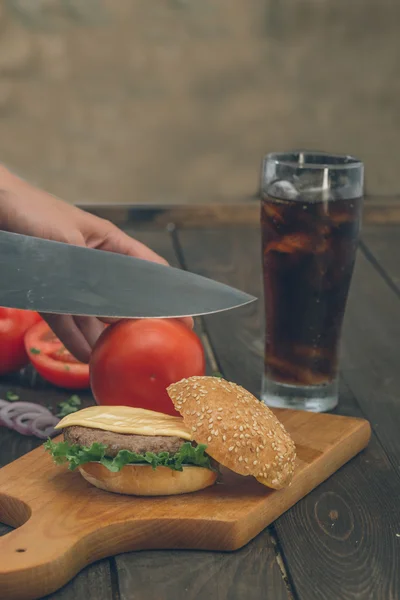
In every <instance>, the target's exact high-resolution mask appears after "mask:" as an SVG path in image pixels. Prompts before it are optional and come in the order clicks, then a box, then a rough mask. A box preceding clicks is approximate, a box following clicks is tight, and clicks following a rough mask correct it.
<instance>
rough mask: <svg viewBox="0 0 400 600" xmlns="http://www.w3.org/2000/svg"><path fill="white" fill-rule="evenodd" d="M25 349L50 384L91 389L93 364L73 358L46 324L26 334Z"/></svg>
mask: <svg viewBox="0 0 400 600" xmlns="http://www.w3.org/2000/svg"><path fill="white" fill-rule="evenodd" d="M25 348H26V351H27V352H28V354H29V358H30V360H31V363H32V364H33V366H34V367H35V369H36V371H37V372H38V373H39V374H40V375H41V376H42V377H43V378H44V379H46V380H47V381H50V383H53V384H54V385H57V386H58V387H63V388H68V389H70V390H80V389H84V388H88V387H89V365H86V364H84V363H82V362H80V361H79V360H77V359H76V358H75V357H74V356H72V354H71V353H70V352H68V350H67V349H66V348H65V346H63V344H62V343H61V342H60V340H59V339H58V337H56V336H55V335H54V333H53V332H52V330H51V329H50V327H49V326H48V325H47V323H46V322H45V321H42V322H41V323H37V325H34V326H33V327H31V328H30V329H29V330H28V331H27V332H26V335H25Z"/></svg>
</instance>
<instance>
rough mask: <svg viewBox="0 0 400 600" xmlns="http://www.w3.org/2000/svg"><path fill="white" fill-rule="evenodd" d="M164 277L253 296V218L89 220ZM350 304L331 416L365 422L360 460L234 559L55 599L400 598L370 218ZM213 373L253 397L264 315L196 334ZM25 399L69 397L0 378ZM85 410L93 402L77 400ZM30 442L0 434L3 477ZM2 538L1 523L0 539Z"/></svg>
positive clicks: (131, 569)
mask: <svg viewBox="0 0 400 600" xmlns="http://www.w3.org/2000/svg"><path fill="white" fill-rule="evenodd" d="M91 210H92V211H93V212H95V213H97V214H102V215H103V216H105V217H107V218H111V219H112V220H114V221H115V222H116V223H118V224H119V225H120V226H121V227H123V228H124V229H125V230H126V231H127V232H128V233H129V234H131V235H134V236H135V237H137V238H138V239H139V240H141V241H142V242H144V243H146V244H148V245H149V246H151V247H152V248H153V249H154V250H156V251H157V252H158V253H160V254H162V255H163V256H165V257H166V258H167V259H168V260H169V261H170V263H171V264H172V265H175V266H181V267H182V268H186V269H189V270H191V271H194V272H197V273H200V274H202V275H206V276H209V277H212V278H215V279H217V280H220V281H223V282H225V283H228V284H231V285H233V286H236V287H238V288H241V289H243V290H245V291H247V292H250V293H251V294H254V295H256V296H260V295H261V275H260V240H259V230H258V216H257V215H258V207H257V205H256V203H254V202H249V203H248V204H241V205H237V206H222V207H215V208H213V207H206V208H204V207H203V208H196V207H194V208H185V207H176V208H170V209H167V208H165V207H162V208H159V209H156V208H137V209H127V208H126V207H121V208H118V207H114V208H92V209H91ZM366 216H367V218H366V225H365V226H364V230H363V237H362V241H361V244H360V250H359V253H358V260H357V267H356V271H355V274H354V278H353V283H352V289H351V294H350V299H349V303H348V308H347V313H346V320H345V327H344V336H343V352H342V372H341V398H340V406H339V409H338V412H340V413H341V414H345V415H355V416H364V417H366V418H367V419H369V420H370V421H371V423H372V426H373V430H374V435H373V437H372V441H371V443H370V446H369V448H368V449H367V450H366V451H365V452H363V453H362V454H361V455H360V456H358V457H357V458H355V459H354V460H352V461H351V462H350V463H349V464H347V465H346V466H345V467H343V468H342V469H341V470H340V471H339V472H338V473H336V474H335V475H334V476H333V477H331V478H330V479H329V480H328V481H326V482H325V483H324V484H323V485H321V486H320V487H319V488H317V489H316V490H314V491H313V492H312V493H311V494H309V496H307V497H306V498H305V499H304V500H302V501H301V502H299V503H298V504H297V505H296V506H295V507H293V508H292V509H291V510H290V511H288V512H287V513H286V514H284V515H283V516H282V517H281V518H280V519H278V520H277V521H276V522H275V523H274V524H273V525H272V526H271V527H269V528H268V529H266V530H265V531H264V532H263V533H261V534H260V535H259V536H258V537H257V538H256V539H255V540H254V541H253V542H251V543H250V544H249V545H248V546H246V547H245V548H243V549H242V550H240V551H238V552H235V553H232V554H228V553H211V552H198V551H193V552H180V551H173V552H171V551H162V552H161V551H156V552H149V551H146V552H138V553H131V554H125V555H122V556H116V557H114V558H110V559H107V560H102V561H101V562H99V563H97V564H94V565H92V566H90V567H88V568H87V569H85V570H84V571H83V572H81V573H80V574H79V575H78V576H77V577H76V578H75V579H74V580H73V581H71V582H70V583H69V584H68V585H67V586H66V587H65V588H63V589H62V590H60V591H58V592H57V593H55V594H53V595H52V596H51V598H52V599H54V600H56V599H57V600H69V599H71V600H72V599H73V600H87V599H90V600H92V599H93V600H111V599H114V600H117V599H118V600H153V599H154V600H180V599H181V598H185V599H187V600H190V599H193V600H194V599H196V600H214V599H216V600H242V599H245V600H267V599H269V600H293V599H298V600H321V599H324V600H329V599H332V600H338V599H342V598H343V599H346V600H347V599H365V600H372V599H373V600H379V599H384V600H390V599H392V600H396V599H398V598H400V435H399V432H400V367H399V364H400V300H399V296H400V258H399V257H400V226H399V225H393V226H390V225H382V224H380V225H376V224H374V223H373V221H374V219H373V218H372V217H371V218H369V216H370V213H368V211H366ZM197 326H198V331H199V332H200V335H201V336H202V339H203V341H204V344H205V347H206V350H207V355H208V363H209V369H210V370H219V371H221V372H222V373H223V374H224V375H225V377H226V378H228V379H231V380H234V381H236V382H238V383H240V384H242V385H243V386H245V387H246V388H248V389H249V390H251V391H252V392H254V393H255V394H257V393H258V392H259V389H260V377H261V371H262V355H263V344H262V330H263V327H262V306H261V303H257V304H252V305H249V306H247V307H244V308H241V309H238V310H235V311H232V312H226V313H223V314H218V315H214V316H210V317H206V318H204V319H202V320H200V321H199V322H198V325H197ZM8 389H12V390H14V391H16V392H18V393H20V397H21V399H26V400H32V399H35V400H36V401H38V402H41V403H43V404H45V405H51V406H53V407H54V406H55V405H56V404H57V403H58V402H60V400H62V399H65V397H67V396H68V395H69V394H68V393H67V392H63V391H60V390H56V389H55V388H52V387H50V386H47V385H46V384H44V383H43V382H42V381H40V380H39V379H38V378H37V377H36V376H35V375H34V374H33V373H32V372H31V371H30V370H29V369H28V370H27V371H26V372H25V373H24V374H23V375H22V376H21V377H19V378H18V379H15V378H10V379H8V380H4V379H3V380H2V382H1V389H0V396H3V397H4V393H5V391H6V390H8ZM81 397H82V398H83V400H84V403H85V404H89V403H90V402H91V401H92V400H91V397H90V395H89V394H82V395H81ZM39 443H40V442H39V441H38V440H36V439H33V438H25V437H23V436H20V435H18V434H16V433H14V432H11V431H8V430H5V429H1V431H0V466H2V465H5V464H6V463H8V462H9V461H12V460H14V459H16V458H17V457H19V456H21V455H22V454H24V453H26V452H28V451H29V450H31V449H32V448H34V447H35V446H37V445H38V444H39ZM7 531H8V528H6V527H5V526H1V525H0V532H1V533H3V534H4V533H7Z"/></svg>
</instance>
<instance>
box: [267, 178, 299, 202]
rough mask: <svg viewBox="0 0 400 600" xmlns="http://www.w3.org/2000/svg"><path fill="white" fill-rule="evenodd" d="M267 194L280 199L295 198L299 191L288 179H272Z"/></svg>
mask: <svg viewBox="0 0 400 600" xmlns="http://www.w3.org/2000/svg"><path fill="white" fill-rule="evenodd" d="M268 194H269V195H271V196H273V197H274V198H280V199H281V200H296V198H297V197H298V195H299V193H298V191H297V190H296V188H295V187H294V185H293V184H292V183H290V181H284V180H280V181H273V182H272V183H271V184H270V185H269V186H268Z"/></svg>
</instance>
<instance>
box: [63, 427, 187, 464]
mask: <svg viewBox="0 0 400 600" xmlns="http://www.w3.org/2000/svg"><path fill="white" fill-rule="evenodd" d="M63 433H64V439H65V441H66V442H68V443H69V444H79V445H80V446H91V445H92V444H93V443H94V442H98V443H100V444H105V445H106V446H107V449H106V456H110V457H111V458H114V456H117V454H118V452H119V451H120V450H130V451H131V452H136V453H137V454H145V453H146V452H154V454H159V453H160V452H170V453H171V454H175V452H178V450H179V448H180V447H181V446H182V444H184V443H185V442H186V441H187V440H183V439H181V438H179V437H168V436H161V435H156V436H151V435H132V434H126V433H114V432H113V431H103V430H102V429H90V428H89V427H81V426H79V425H74V426H73V427H66V428H65V429H64V432H63Z"/></svg>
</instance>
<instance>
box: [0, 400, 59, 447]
mask: <svg viewBox="0 0 400 600" xmlns="http://www.w3.org/2000/svg"><path fill="white" fill-rule="evenodd" d="M59 420H60V419H58V418H57V417H55V416H54V415H53V414H52V413H51V411H50V410H49V409H48V408H45V407H44V406H41V405H40V404H34V403H33V402H12V403H10V402H6V401H5V400H0V426H1V425H3V426H5V427H8V428H9V429H14V430H15V431H17V432H18V433H20V434H22V435H36V436H37V437H39V438H41V439H46V438H48V437H50V436H52V435H54V434H55V433H56V432H55V430H54V425H56V424H57V423H58V422H59Z"/></svg>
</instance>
